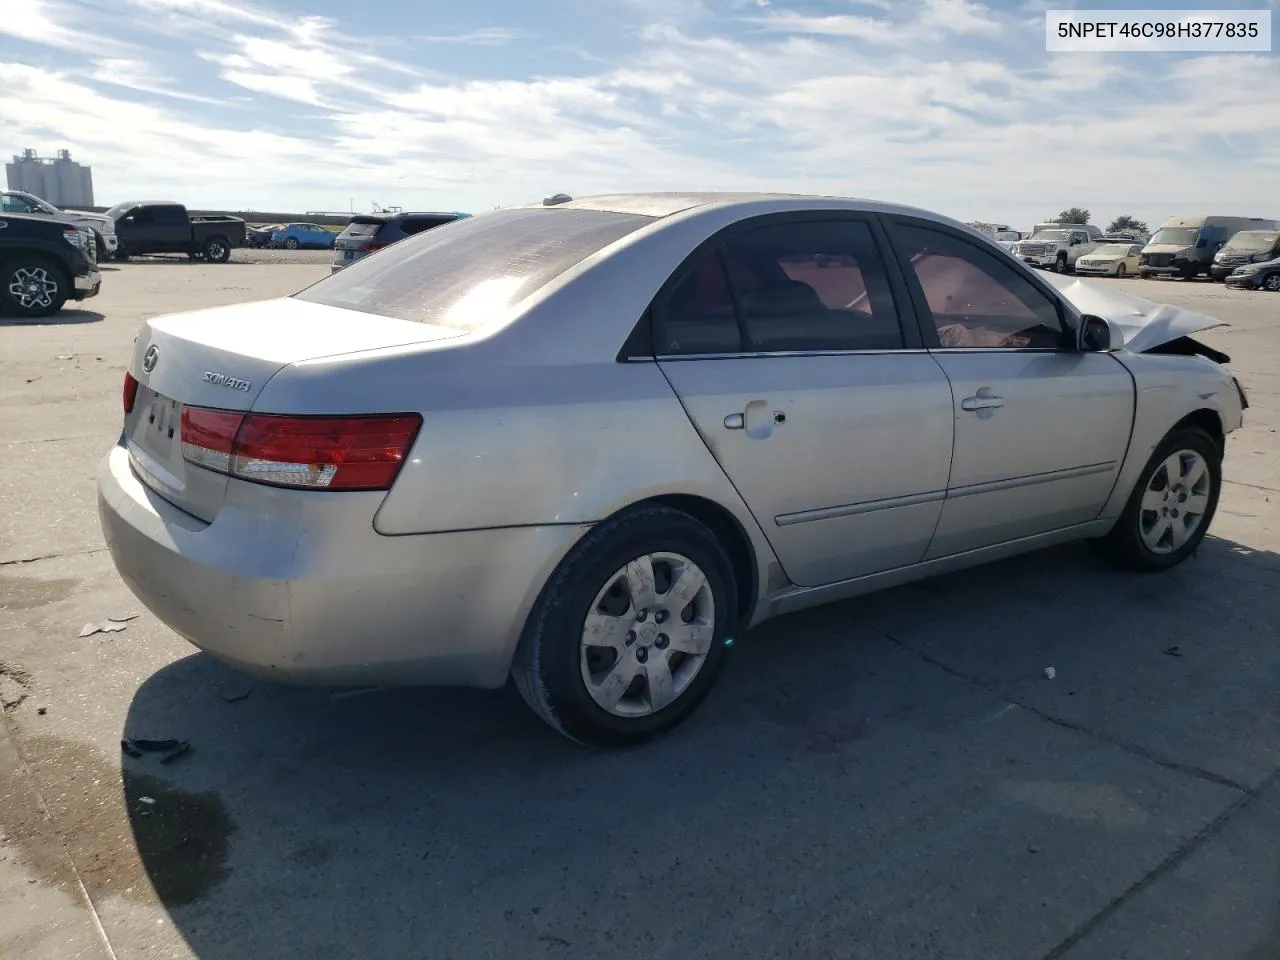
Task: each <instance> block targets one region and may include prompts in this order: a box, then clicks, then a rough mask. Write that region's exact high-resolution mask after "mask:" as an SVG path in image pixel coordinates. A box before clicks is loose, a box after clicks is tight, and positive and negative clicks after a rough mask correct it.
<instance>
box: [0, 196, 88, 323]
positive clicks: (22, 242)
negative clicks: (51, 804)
mask: <svg viewBox="0 0 1280 960" xmlns="http://www.w3.org/2000/svg"><path fill="white" fill-rule="evenodd" d="M101 287H102V274H101V273H99V272H98V247H97V243H96V241H95V238H94V235H93V233H92V231H90V230H88V229H87V228H85V227H80V226H76V225H75V224H73V223H65V222H63V221H60V220H51V219H49V218H48V217H43V216H38V215H36V216H32V215H30V214H8V213H0V310H3V311H4V312H5V313H12V314H17V315H18V316H20V317H47V316H50V315H52V314H55V313H57V312H58V311H59V310H61V309H62V305H63V304H64V303H66V302H67V301H68V300H86V299H88V298H89V297H96V296H97V295H98V290H99V289H100V288H101Z"/></svg>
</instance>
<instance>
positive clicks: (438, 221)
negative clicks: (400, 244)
mask: <svg viewBox="0 0 1280 960" xmlns="http://www.w3.org/2000/svg"><path fill="white" fill-rule="evenodd" d="M454 219H456V218H455V217H405V218H404V219H403V220H401V221H400V229H401V230H403V231H404V232H405V233H406V234H407V235H409V236H413V235H414V234H415V233H421V232H422V231H423V230H430V229H431V228H432V227H441V226H444V225H445V224H446V223H450V222H452V221H453V220H454Z"/></svg>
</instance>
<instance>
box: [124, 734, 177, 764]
mask: <svg viewBox="0 0 1280 960" xmlns="http://www.w3.org/2000/svg"><path fill="white" fill-rule="evenodd" d="M120 749H121V750H123V751H124V752H125V753H127V754H128V755H129V756H131V757H133V758H134V759H135V760H136V759H138V758H140V757H141V756H142V755H143V753H163V754H164V756H162V757H161V758H160V762H161V763H172V762H173V761H174V760H177V759H178V758H179V757H180V756H182V755H183V754H185V753H187V751H189V750H190V749H191V741H190V740H144V739H142V738H141V737H133V738H130V739H125V740H121V741H120Z"/></svg>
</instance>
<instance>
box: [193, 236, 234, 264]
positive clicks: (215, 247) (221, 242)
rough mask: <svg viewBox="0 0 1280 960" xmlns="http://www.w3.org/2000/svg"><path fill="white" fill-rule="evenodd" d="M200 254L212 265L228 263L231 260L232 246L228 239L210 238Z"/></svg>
mask: <svg viewBox="0 0 1280 960" xmlns="http://www.w3.org/2000/svg"><path fill="white" fill-rule="evenodd" d="M200 252H201V253H203V254H204V258H205V259H206V260H208V261H209V262H210V263H226V262H227V261H228V260H229V259H231V244H230V243H229V242H228V241H227V238H226V237H210V238H209V239H208V240H206V241H205V242H204V247H203V248H202V249H201V251H200Z"/></svg>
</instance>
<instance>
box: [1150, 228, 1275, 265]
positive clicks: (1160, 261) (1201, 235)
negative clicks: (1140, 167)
mask: <svg viewBox="0 0 1280 960" xmlns="http://www.w3.org/2000/svg"><path fill="white" fill-rule="evenodd" d="M1242 230H1280V221H1276V220H1263V219H1261V218H1259V217H1206V216H1202V215H1200V214H1195V215H1192V216H1182V217H1170V218H1169V219H1168V220H1166V221H1165V222H1164V223H1162V224H1161V225H1160V229H1159V230H1157V231H1156V232H1155V233H1154V234H1153V235H1152V237H1151V242H1150V243H1148V244H1147V245H1146V246H1145V247H1143V248H1142V264H1141V267H1140V272H1141V273H1142V276H1144V277H1182V278H1183V279H1185V280H1194V279H1195V278H1196V277H1198V276H1200V275H1201V274H1205V273H1210V271H1211V269H1212V265H1213V257H1214V255H1215V254H1216V253H1217V252H1218V251H1219V250H1220V249H1222V247H1223V246H1225V245H1226V243H1227V241H1228V240H1230V239H1231V238H1232V237H1234V236H1235V235H1236V234H1237V233H1239V232H1240V231H1242Z"/></svg>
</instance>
